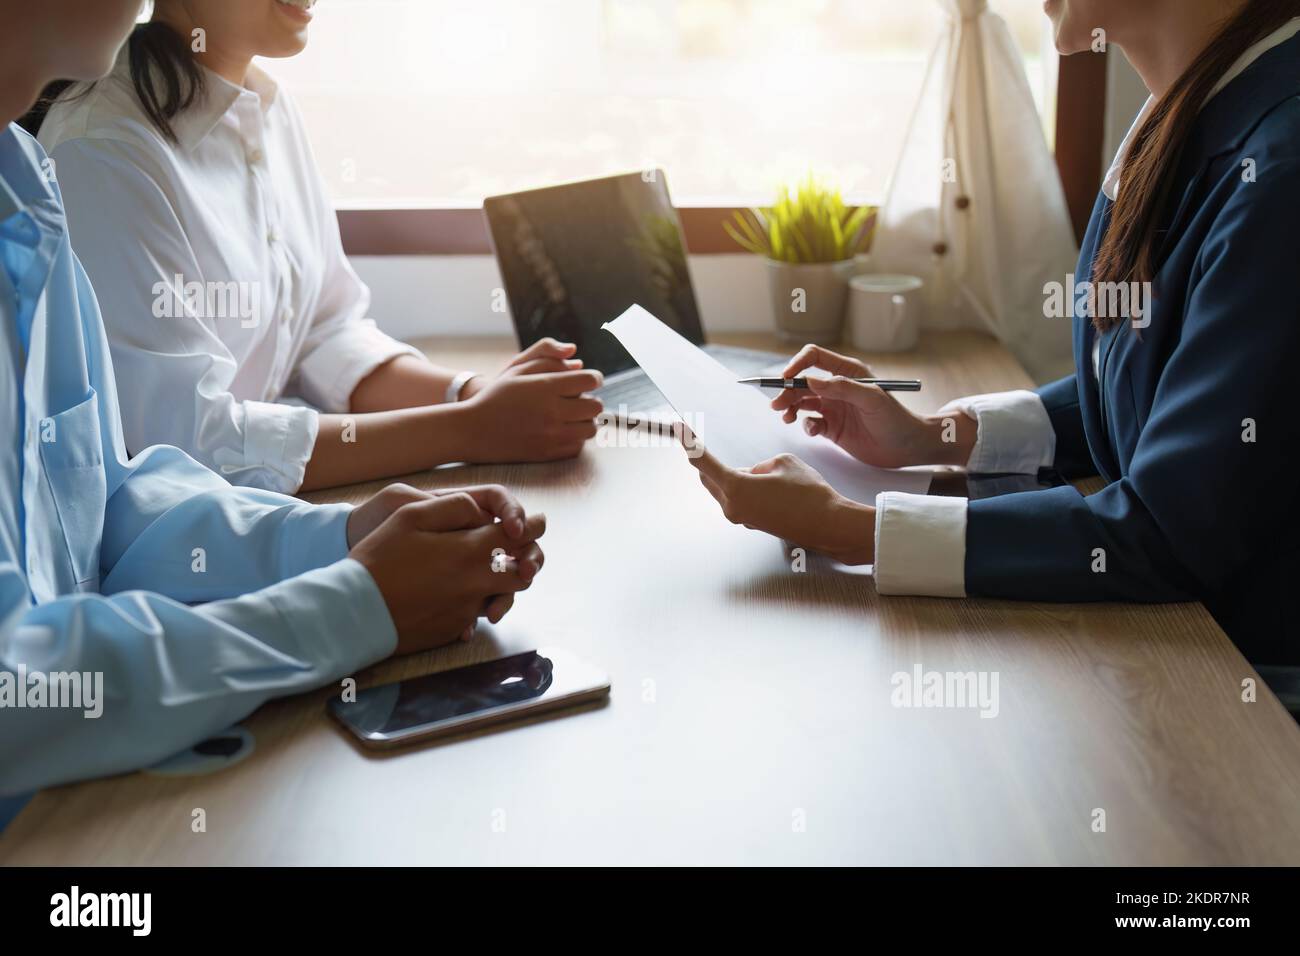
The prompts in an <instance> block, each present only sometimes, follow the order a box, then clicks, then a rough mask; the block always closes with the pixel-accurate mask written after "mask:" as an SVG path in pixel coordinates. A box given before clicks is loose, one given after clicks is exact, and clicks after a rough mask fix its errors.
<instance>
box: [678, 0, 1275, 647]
mask: <svg viewBox="0 0 1300 956" xmlns="http://www.w3.org/2000/svg"><path fill="white" fill-rule="evenodd" d="M1046 7H1047V12H1048V14H1049V16H1051V17H1052V19H1053V22H1054V24H1055V26H1056V28H1057V45H1058V47H1059V48H1060V50H1061V52H1062V53H1067V54H1068V53H1073V52H1078V51H1082V50H1086V49H1088V48H1089V46H1090V44H1091V42H1092V39H1093V30H1094V29H1095V28H1097V27H1100V28H1102V29H1104V30H1105V32H1106V37H1107V39H1108V41H1109V42H1111V43H1114V44H1116V45H1118V46H1120V47H1121V48H1122V49H1123V50H1124V52H1125V53H1126V55H1127V56H1128V58H1129V60H1130V61H1131V62H1132V63H1133V65H1134V67H1135V68H1136V69H1137V71H1138V72H1139V73H1140V74H1141V75H1142V78H1143V80H1144V82H1145V83H1146V85H1147V86H1148V88H1149V89H1150V90H1151V92H1152V99H1151V101H1150V102H1148V104H1147V106H1146V107H1145V108H1144V110H1143V113H1142V115H1140V116H1139V117H1138V121H1137V122H1136V123H1135V124H1134V129H1133V131H1132V132H1131V133H1130V134H1129V139H1128V140H1127V141H1126V144H1125V146H1124V147H1122V148H1121V155H1120V157H1119V159H1118V160H1117V165H1116V167H1115V169H1113V170H1112V175H1111V176H1110V177H1108V182H1107V189H1106V190H1104V191H1103V193H1102V195H1100V196H1099V197H1098V199H1097V203H1096V207H1095V209H1094V210H1093V214H1092V220H1091V222H1090V223H1089V225H1088V230H1087V234H1086V236H1085V238H1084V242H1083V247H1082V251H1081V254H1080V257H1079V263H1078V267H1077V273H1078V275H1077V278H1076V281H1077V282H1078V283H1080V288H1082V289H1083V290H1084V291H1085V294H1084V295H1081V296H1080V297H1079V300H1078V302H1077V305H1078V306H1079V309H1078V310H1077V311H1076V318H1074V320H1073V323H1074V324H1073V329H1074V354H1075V359H1076V370H1075V374H1074V375H1072V376H1070V377H1068V378H1065V379H1062V380H1060V381H1058V382H1054V383H1052V384H1050V385H1047V386H1045V387H1043V388H1041V389H1040V390H1039V391H1038V392H1037V393H1027V392H1021V393H1007V394H1005V395H1002V396H983V397H979V398H976V399H970V400H963V401H961V402H958V403H954V406H953V407H952V408H950V409H948V410H946V411H945V412H941V413H940V414H939V415H935V416H929V417H919V416H915V415H913V414H912V413H910V412H908V411H907V410H906V409H904V408H903V407H902V406H901V405H899V404H898V403H897V402H896V401H894V400H893V399H892V398H891V397H890V396H889V395H887V394H885V393H883V392H881V391H880V390H879V389H877V388H875V387H874V386H864V385H858V384H855V383H853V382H850V381H848V380H847V377H848V376H855V375H865V374H868V372H867V370H866V369H865V367H864V366H863V365H862V364H861V363H859V362H856V361H855V360H853V359H849V358H847V357H845V356H839V355H836V354H835V353H831V352H828V351H826V350H823V349H818V348H816V347H812V346H810V347H808V348H805V349H804V350H803V351H802V352H801V353H800V354H799V355H798V356H796V357H795V359H794V360H792V362H791V363H790V366H789V367H788V368H787V370H786V373H785V374H786V375H787V376H789V375H794V374H797V373H798V372H800V371H801V370H803V369H805V368H809V367H812V366H814V365H815V366H818V367H820V368H822V369H824V370H826V371H828V372H831V373H832V374H833V375H835V376H836V377H834V378H831V379H829V380H823V381H821V382H818V383H815V386H816V387H815V388H813V389H812V390H811V392H804V393H802V397H801V396H800V393H798V392H794V391H791V392H785V393H782V394H781V396H780V397H778V398H777V399H776V400H775V401H774V402H773V406H774V407H775V408H776V409H777V410H779V411H780V412H781V413H782V414H783V415H784V416H785V419H786V421H787V422H791V423H793V422H795V421H796V419H798V418H800V417H801V416H800V415H799V413H800V412H808V413H811V414H809V415H804V416H802V419H803V423H804V427H805V428H806V429H807V430H808V431H809V432H811V433H812V434H820V435H824V436H826V437H827V438H829V439H831V440H834V441H836V442H838V443H839V444H840V445H841V446H843V447H844V448H845V449H846V450H847V451H849V452H850V453H852V454H854V455H855V456H856V457H858V458H859V459H860V460H862V461H864V462H866V463H867V464H872V465H879V466H890V467H896V466H901V465H912V464H926V463H932V464H959V465H969V466H970V467H971V469H972V470H1007V471H1010V470H1030V469H1029V468H1006V467H1004V466H1005V465H1006V464H1007V463H1008V462H1012V463H1016V464H1026V463H1027V464H1028V465H1029V466H1033V465H1038V466H1046V467H1048V468H1050V469H1052V470H1054V471H1055V472H1057V473H1059V474H1060V475H1061V476H1063V477H1065V478H1076V477H1083V476H1086V475H1093V474H1096V475H1100V476H1101V477H1102V478H1103V479H1105V480H1106V482H1107V485H1106V487H1105V488H1104V489H1103V490H1101V491H1099V492H1097V493H1096V494H1093V495H1089V496H1087V497H1085V496H1083V495H1082V494H1080V493H1079V492H1078V491H1077V490H1076V489H1075V488H1073V487H1072V486H1070V485H1068V484H1066V485H1061V486H1058V487H1053V488H1050V489H1047V490H1038V491H1027V492H1022V493H1017V494H1008V495H1002V496H999V497H993V498H985V499H981V500H972V501H969V502H967V501H965V500H964V499H956V500H955V501H954V500H953V499H946V500H945V499H941V498H933V497H931V498H925V497H920V496H900V495H892V494H887V495H882V496H881V497H880V498H878V499H877V501H876V505H875V507H870V506H867V505H863V504H859V503H857V502H850V501H847V500H846V499H843V498H841V497H840V496H839V495H837V494H836V493H835V492H834V491H832V490H831V489H830V488H829V486H827V485H826V483H825V482H824V481H822V480H821V478H820V476H819V475H817V474H816V473H815V472H813V471H812V470H811V469H810V468H808V467H807V466H806V465H804V464H803V463H802V462H799V461H798V460H797V459H792V458H790V457H788V456H785V457H782V458H780V459H775V460H773V461H769V462H763V463H760V464H759V465H756V466H755V467H754V468H751V469H743V470H734V469H728V468H725V467H723V466H721V465H720V464H719V463H718V462H717V461H716V460H714V459H713V458H712V457H711V456H708V455H707V454H706V455H700V456H698V457H696V458H693V459H692V461H693V463H694V464H696V466H697V467H698V468H699V469H700V471H701V478H702V480H703V481H704V484H705V485H706V487H708V488H709V490H710V491H711V492H712V493H713V494H714V496H715V497H717V498H718V500H719V501H720V502H721V503H722V505H723V507H724V512H725V513H726V514H727V516H728V517H729V518H730V519H731V520H733V521H736V522H738V523H742V524H745V525H748V526H751V527H756V528H760V529H762V530H766V531H770V532H772V533H774V534H777V535H779V536H781V537H783V538H787V539H789V540H793V541H796V542H798V543H800V544H804V545H806V546H809V547H814V548H818V549H820V550H823V551H826V552H829V553H830V554H832V555H833V556H835V557H837V558H839V559H840V560H843V561H846V562H850V563H872V562H874V563H875V565H876V578H877V587H878V589H879V590H880V591H881V592H882V593H912V594H939V595H948V596H961V595H965V594H969V595H986V596H991V597H999V598H1020V599H1029V600H1037V601H1186V600H1200V601H1203V602H1204V603H1205V604H1206V606H1207V607H1208V608H1209V610H1210V611H1211V612H1212V613H1213V614H1214V616H1215V618H1216V619H1217V620H1218V621H1219V623H1220V624H1221V625H1222V626H1223V628H1224V630H1225V631H1226V632H1227V633H1228V634H1229V635H1230V636H1231V637H1232V638H1233V640H1234V641H1236V643H1237V644H1238V646H1239V647H1240V648H1241V649H1242V651H1243V652H1244V653H1245V655H1246V656H1247V657H1248V658H1249V659H1250V660H1251V661H1252V662H1254V663H1255V664H1257V665H1296V664H1300V638H1298V637H1297V614H1296V612H1295V611H1294V610H1293V609H1292V608H1291V607H1290V602H1289V600H1288V599H1287V597H1286V595H1287V594H1288V592H1289V589H1290V588H1291V587H1293V586H1295V582H1296V580H1297V579H1298V578H1300V550H1298V548H1297V543H1296V526H1297V521H1296V517H1295V515H1296V511H1294V510H1292V509H1293V508H1294V503H1293V502H1292V501H1291V500H1290V498H1289V493H1286V489H1287V488H1290V487H1294V486H1293V485H1291V483H1290V482H1291V480H1293V479H1292V478H1291V475H1290V473H1289V471H1288V467H1287V466H1288V465H1289V464H1290V463H1291V462H1293V461H1294V459H1293V458H1292V455H1293V454H1294V453H1295V450H1296V449H1297V448H1300V424H1298V422H1297V418H1296V416H1295V415H1294V414H1293V413H1290V412H1289V411H1288V410H1287V408H1288V407H1287V406H1286V404H1285V401H1284V396H1285V395H1286V394H1287V393H1288V392H1289V391H1290V390H1291V389H1292V388H1294V387H1295V384H1294V383H1295V380H1294V379H1293V378H1292V376H1294V375H1296V374H1297V371H1298V369H1300V304H1298V300H1297V292H1298V289H1297V279H1300V251H1298V250H1300V239H1298V238H1297V231H1298V230H1300V223H1298V222H1297V217H1298V216H1300V35H1297V31H1298V30H1300V20H1296V19H1294V18H1296V17H1298V16H1300V2H1297V0H1237V2H1226V3H1225V2H1222V0H1217V2H1216V0H1144V2H1140V3H1138V2H1132V0H1123V2H1121V0H1048V3H1047V4H1046ZM1108 193H1111V194H1113V195H1108ZM1062 279H1063V280H1064V279H1065V277H1062ZM1088 282H1095V283H1112V284H1118V283H1123V284H1124V286H1125V287H1126V288H1131V289H1133V290H1134V292H1135V293H1140V294H1136V295H1134V296H1133V298H1132V300H1131V301H1130V302H1129V303H1128V305H1129V308H1128V309H1127V310H1124V311H1123V313H1122V314H1120V315H1116V314H1115V313H1114V310H1112V311H1110V312H1109V313H1108V312H1107V310H1106V308H1105V305H1106V301H1107V297H1106V296H1104V295H1099V294H1097V293H1098V292H1099V291H1100V290H1102V289H1106V288H1110V289H1114V288H1116V287H1117V286H1116V285H1111V286H1109V287H1108V286H1103V285H1098V286H1096V287H1094V289H1093V293H1094V294H1092V295H1088V294H1086V292H1087V290H1088V288H1089V287H1088V286H1087V285H1085V283H1088ZM1132 283H1136V285H1130V284H1132ZM1045 292H1046V290H1045ZM1067 294H1069V293H1067ZM1110 301H1111V303H1112V305H1113V304H1114V301H1115V300H1114V297H1110ZM1121 304H1122V303H1121ZM1079 312H1082V313H1083V314H1082V315H1079V314H1078V313H1079ZM972 456H973V457H972ZM977 464H984V465H993V466H994V467H993V468H992V469H988V468H977V467H976V466H977ZM918 497H919V500H913V499H916V498H918Z"/></svg>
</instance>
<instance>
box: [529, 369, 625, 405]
mask: <svg viewBox="0 0 1300 956" xmlns="http://www.w3.org/2000/svg"><path fill="white" fill-rule="evenodd" d="M524 381H527V382H528V383H529V384H530V385H531V386H532V387H534V388H536V389H538V390H539V391H546V392H550V393H551V394H554V395H561V396H563V397H565V398H577V397H579V396H581V395H582V394H583V393H584V392H594V391H595V390H596V389H598V388H600V386H601V385H602V384H604V381H605V376H603V375H601V374H600V372H598V371H596V370H595V369H593V368H584V369H575V370H573V371H570V372H549V373H547V374H544V375H530V376H529V377H528V378H527V379H525V380H524Z"/></svg>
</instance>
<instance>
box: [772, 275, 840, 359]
mask: <svg viewBox="0 0 1300 956" xmlns="http://www.w3.org/2000/svg"><path fill="white" fill-rule="evenodd" d="M853 268H854V262H853V260H852V259H845V260H844V261H843V262H806V263H804V262H801V263H793V262H778V261H777V260H775V259H768V260H767V280H768V288H769V289H770V291H771V296H772V318H773V319H775V320H776V331H777V334H778V335H779V336H780V337H781V338H782V339H783V340H785V341H787V342H798V343H800V344H802V343H805V342H815V343H817V344H818V345H834V344H835V343H837V342H839V341H840V338H841V337H842V336H843V334H844V297H845V294H846V293H847V292H848V277H849V275H850V274H852V271H853Z"/></svg>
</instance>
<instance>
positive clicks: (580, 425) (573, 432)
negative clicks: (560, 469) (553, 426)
mask: <svg viewBox="0 0 1300 956" xmlns="http://www.w3.org/2000/svg"><path fill="white" fill-rule="evenodd" d="M597 431H599V427H598V426H597V425H596V423H595V422H593V421H592V420H591V419H590V418H588V419H584V420H583V421H578V422H568V423H566V424H565V425H563V426H562V428H561V431H560V434H561V435H563V436H564V438H566V439H570V440H572V441H574V442H577V445H576V449H575V452H574V453H575V454H577V452H579V451H581V450H582V443H583V442H585V441H586V440H587V439H589V438H595V437H596V432H597Z"/></svg>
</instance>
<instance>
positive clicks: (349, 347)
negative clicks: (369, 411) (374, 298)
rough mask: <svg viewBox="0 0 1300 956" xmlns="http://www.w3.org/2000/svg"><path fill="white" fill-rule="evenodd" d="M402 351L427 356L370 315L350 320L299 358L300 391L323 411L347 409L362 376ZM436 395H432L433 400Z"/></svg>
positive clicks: (420, 356) (401, 353)
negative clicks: (390, 333) (381, 327)
mask: <svg viewBox="0 0 1300 956" xmlns="http://www.w3.org/2000/svg"><path fill="white" fill-rule="evenodd" d="M399 355H414V356H416V357H417V358H423V357H424V353H423V352H421V351H420V350H419V349H417V348H414V347H412V346H410V345H407V344H406V343H405V342H399V341H397V339H394V338H391V337H390V336H388V335H385V334H384V333H383V332H380V331H379V329H377V328H375V324H374V323H373V322H371V321H370V320H369V319H364V320H362V319H358V320H356V321H352V322H349V323H347V324H346V325H345V326H343V327H342V328H341V329H339V330H338V331H336V332H334V333H333V334H332V335H331V336H330V337H329V338H328V339H326V340H325V341H323V342H321V343H320V344H319V345H318V346H316V347H315V348H314V349H312V350H311V352H310V353H308V354H307V356H306V357H305V358H303V359H302V360H301V361H300V362H299V364H298V369H297V376H298V384H299V391H300V393H301V394H302V397H303V398H305V399H307V401H309V402H311V403H312V404H313V405H315V406H316V407H317V408H319V409H320V410H321V411H323V412H346V411H348V405H349V403H350V401H351V399H352V393H353V391H355V390H356V387H357V385H359V384H360V383H361V380H362V379H363V378H365V377H366V376H367V375H369V374H370V373H371V372H373V371H374V370H375V369H377V368H378V367H379V366H381V365H383V364H384V363H385V362H387V361H389V360H390V359H394V358H396V357H397V356H399ZM436 398H437V396H436V395H431V396H429V402H430V404H432V403H433V402H434V400H435V399H436Z"/></svg>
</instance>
